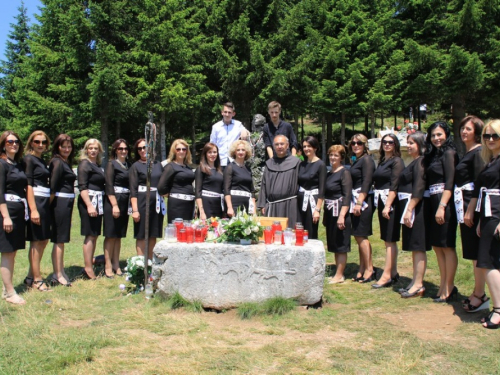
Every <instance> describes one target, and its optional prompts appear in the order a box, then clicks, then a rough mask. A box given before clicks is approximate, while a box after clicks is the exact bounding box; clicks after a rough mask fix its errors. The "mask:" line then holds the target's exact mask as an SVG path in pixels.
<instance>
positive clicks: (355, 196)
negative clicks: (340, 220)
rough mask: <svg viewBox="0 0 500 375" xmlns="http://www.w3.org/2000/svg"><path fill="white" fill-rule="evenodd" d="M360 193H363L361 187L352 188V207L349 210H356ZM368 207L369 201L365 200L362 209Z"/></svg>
mask: <svg viewBox="0 0 500 375" xmlns="http://www.w3.org/2000/svg"><path fill="white" fill-rule="evenodd" d="M360 193H361V188H357V189H352V197H351V209H350V210H349V212H353V211H354V207H356V202H357V200H358V197H359V194H360ZM367 207H368V203H366V202H365V201H363V203H362V204H361V211H364V210H365V209H366V208H367Z"/></svg>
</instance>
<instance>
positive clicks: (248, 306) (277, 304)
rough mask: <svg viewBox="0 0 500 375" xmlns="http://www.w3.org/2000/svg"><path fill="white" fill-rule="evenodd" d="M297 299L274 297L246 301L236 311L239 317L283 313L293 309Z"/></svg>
mask: <svg viewBox="0 0 500 375" xmlns="http://www.w3.org/2000/svg"><path fill="white" fill-rule="evenodd" d="M296 307H297V301H295V300H293V299H290V298H284V297H274V298H270V299H268V300H266V301H264V302H262V303H251V302H246V303H242V304H241V305H239V306H238V308H237V310H236V312H237V314H238V316H239V317H240V318H241V319H251V318H252V317H254V316H259V315H271V316H276V315H285V314H286V313H288V312H290V311H293V310H295V308H296Z"/></svg>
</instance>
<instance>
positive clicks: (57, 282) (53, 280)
mask: <svg viewBox="0 0 500 375" xmlns="http://www.w3.org/2000/svg"><path fill="white" fill-rule="evenodd" d="M50 285H51V286H58V285H62V286H66V287H68V288H69V287H70V286H72V284H71V283H67V284H63V283H62V282H60V281H59V280H58V279H56V278H55V277H54V276H52V278H51V279H50Z"/></svg>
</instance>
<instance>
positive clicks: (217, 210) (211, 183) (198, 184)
mask: <svg viewBox="0 0 500 375" xmlns="http://www.w3.org/2000/svg"><path fill="white" fill-rule="evenodd" d="M194 181H195V183H194V186H195V189H194V191H195V196H196V199H201V201H202V203H203V211H205V215H206V216H207V219H208V218H210V217H222V216H223V214H224V191H223V182H224V178H223V175H222V173H221V172H218V171H217V169H215V168H211V169H210V174H207V173H204V172H202V170H201V167H198V168H196V171H195V172H194ZM203 191H206V192H210V193H213V194H219V196H218V197H216V196H213V197H211V196H207V195H203ZM221 196H222V198H221Z"/></svg>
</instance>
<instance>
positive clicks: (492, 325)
mask: <svg viewBox="0 0 500 375" xmlns="http://www.w3.org/2000/svg"><path fill="white" fill-rule="evenodd" d="M495 313H496V314H498V315H500V307H493V310H491V312H490V314H489V315H488V316H487V317H486V319H485V320H484V323H486V325H485V326H483V327H484V328H487V329H498V328H499V327H500V324H496V323H492V322H491V318H492V317H493V314H495Z"/></svg>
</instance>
